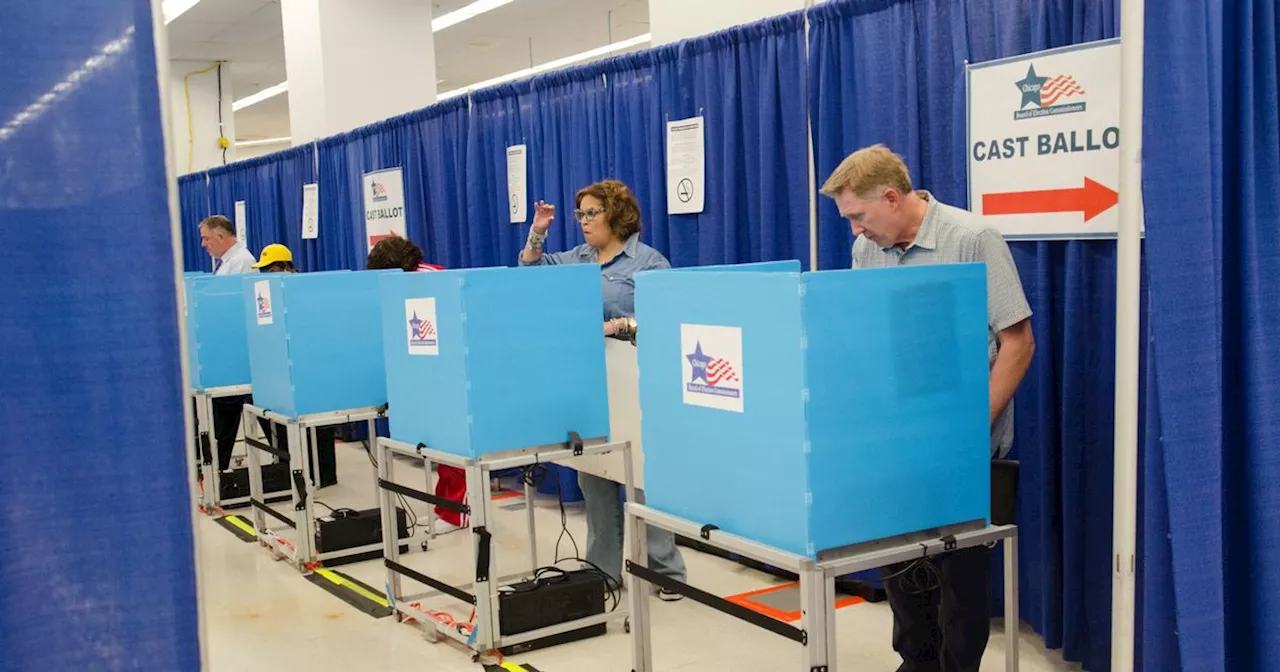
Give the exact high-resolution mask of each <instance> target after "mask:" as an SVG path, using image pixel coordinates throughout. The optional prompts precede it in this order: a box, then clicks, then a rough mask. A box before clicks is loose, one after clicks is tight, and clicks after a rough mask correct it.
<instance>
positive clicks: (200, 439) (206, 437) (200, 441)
mask: <svg viewBox="0 0 1280 672" xmlns="http://www.w3.org/2000/svg"><path fill="white" fill-rule="evenodd" d="M192 399H194V400H195V402H196V403H195V407H196V417H195V421H196V470H197V471H199V472H200V480H201V481H202V482H203V484H204V487H203V488H201V492H200V506H202V507H204V510H205V513H207V514H209V515H213V513H214V507H216V506H217V505H218V494H219V493H218V490H217V488H215V487H214V480H213V474H212V473H211V472H212V471H213V470H212V469H210V468H209V467H210V463H209V462H206V461H205V459H204V446H205V443H206V442H211V441H212V440H213V434H212V432H210V431H209V415H210V413H209V409H208V405H209V398H208V397H207V396H206V395H205V393H204V392H195V393H194V394H193V396H192Z"/></svg>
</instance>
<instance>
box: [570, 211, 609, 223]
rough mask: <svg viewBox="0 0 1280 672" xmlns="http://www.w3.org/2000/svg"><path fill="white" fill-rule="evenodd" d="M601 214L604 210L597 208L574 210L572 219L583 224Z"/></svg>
mask: <svg viewBox="0 0 1280 672" xmlns="http://www.w3.org/2000/svg"><path fill="white" fill-rule="evenodd" d="M602 212H604V210H601V209H599V208H591V209H590V210H574V211H573V218H574V219H576V220H578V221H579V222H585V221H587V220H588V219H595V218H596V215H599V214H600V213H602Z"/></svg>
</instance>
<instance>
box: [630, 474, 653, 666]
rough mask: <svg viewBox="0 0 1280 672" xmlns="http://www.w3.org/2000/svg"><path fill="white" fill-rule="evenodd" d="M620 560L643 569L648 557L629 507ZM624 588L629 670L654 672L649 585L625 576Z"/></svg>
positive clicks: (640, 526)
mask: <svg viewBox="0 0 1280 672" xmlns="http://www.w3.org/2000/svg"><path fill="white" fill-rule="evenodd" d="M626 458H627V459H626V463H627V474H628V478H627V481H628V483H627V486H628V487H627V489H628V498H630V497H631V496H633V495H634V494H635V490H634V487H633V486H632V483H633V481H631V479H630V472H631V459H630V455H629V454H628V455H626ZM624 510H625V511H626V513H625V515H624V516H623V528H624V530H625V534H624V535H623V554H624V555H623V557H625V558H626V563H627V564H628V565H644V564H645V563H646V561H647V560H648V557H649V554H648V549H647V548H646V541H645V534H646V530H645V522H644V519H642V518H640V517H639V516H636V515H634V514H633V513H632V512H631V510H630V507H624ZM623 574H624V578H625V579H626V580H627V581H628V585H627V609H628V611H629V612H630V614H631V615H630V617H629V618H630V619H631V669H632V670H633V672H653V638H652V633H651V631H650V629H649V582H648V581H645V580H644V579H641V578H640V577H638V576H636V575H634V574H630V573H629V572H624V573H623Z"/></svg>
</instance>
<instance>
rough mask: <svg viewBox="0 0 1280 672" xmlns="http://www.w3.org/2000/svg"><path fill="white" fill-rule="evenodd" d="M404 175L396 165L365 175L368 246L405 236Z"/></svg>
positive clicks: (371, 247)
mask: <svg viewBox="0 0 1280 672" xmlns="http://www.w3.org/2000/svg"><path fill="white" fill-rule="evenodd" d="M404 221H405V219H404V175H403V172H402V171H401V169H399V168H387V169H385V170H375V171H372V172H368V173H365V174H364V230H365V236H366V238H367V241H368V249H370V250H372V249H373V246H374V245H377V244H378V241H379V240H382V239H383V238H386V237H388V236H390V235H391V234H393V233H394V234H396V235H399V236H404V235H405V228H404Z"/></svg>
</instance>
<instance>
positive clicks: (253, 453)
mask: <svg viewBox="0 0 1280 672" xmlns="http://www.w3.org/2000/svg"><path fill="white" fill-rule="evenodd" d="M245 408H246V409H247V408H248V406H245ZM252 421H253V415H252V414H250V413H249V412H248V411H247V410H246V411H245V412H244V413H243V414H242V415H241V417H240V422H241V424H244V425H246V426H248V425H249V424H251V423H252ZM248 453H249V512H250V515H251V516H252V517H253V530H254V533H256V534H257V535H258V541H259V543H261V544H262V545H263V546H268V547H270V542H268V541H266V540H265V538H264V537H263V535H262V532H263V531H264V530H266V529H267V519H266V515H265V514H264V513H262V509H259V508H258V505H257V504H255V503H254V502H260V503H261V504H262V505H263V506H266V502H267V498H266V495H265V494H264V492H263V490H265V488H264V487H263V485H262V453H261V451H259V450H258V449H257V448H254V447H253V446H249V449H248ZM214 471H217V468H216V467H215V468H214ZM214 483H215V484H216V483H217V481H216V480H215V481H214ZM206 484H207V483H206ZM215 487H216V485H215Z"/></svg>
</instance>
